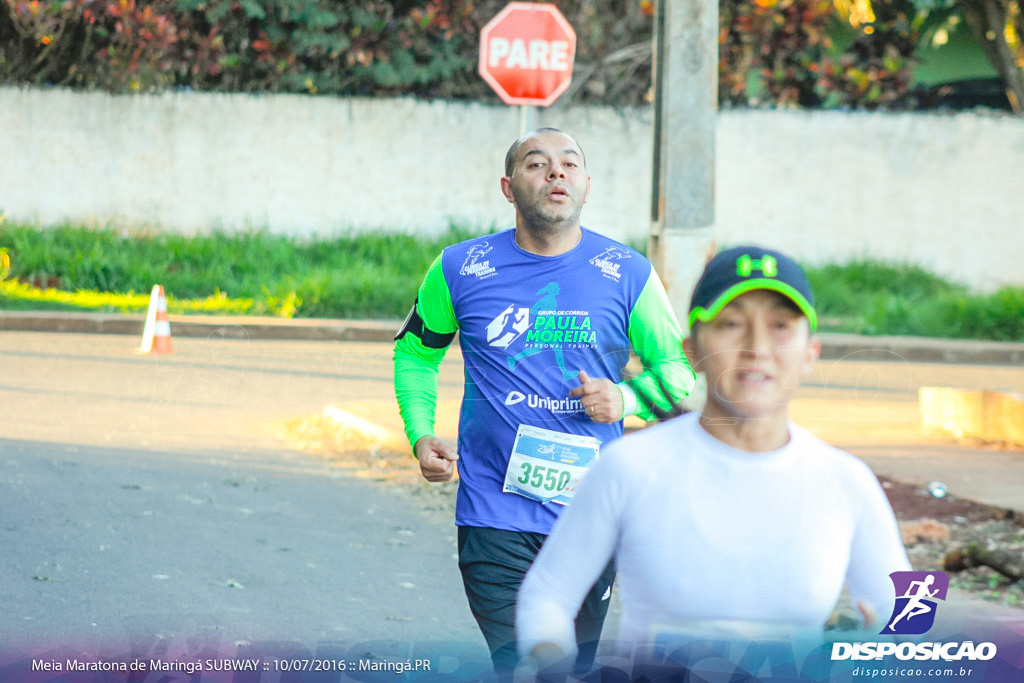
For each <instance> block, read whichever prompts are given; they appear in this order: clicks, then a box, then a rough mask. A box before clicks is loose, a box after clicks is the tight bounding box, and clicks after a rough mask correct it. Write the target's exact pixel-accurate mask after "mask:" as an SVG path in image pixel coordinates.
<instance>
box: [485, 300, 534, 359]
mask: <svg viewBox="0 0 1024 683" xmlns="http://www.w3.org/2000/svg"><path fill="white" fill-rule="evenodd" d="M528 329H530V309H528V308H523V307H520V306H516V305H514V304H509V305H508V306H507V307H506V308H505V310H504V311H502V312H501V313H499V314H498V317H497V318H495V319H494V320H492V321H491V322H490V323H488V324H487V343H488V344H490V345H491V346H494V347H497V348H499V349H507V348H508V346H509V344H511V343H512V342H514V341H515V340H516V339H518V338H519V337H520V335H522V334H523V333H524V332H526V331H527V330H528Z"/></svg>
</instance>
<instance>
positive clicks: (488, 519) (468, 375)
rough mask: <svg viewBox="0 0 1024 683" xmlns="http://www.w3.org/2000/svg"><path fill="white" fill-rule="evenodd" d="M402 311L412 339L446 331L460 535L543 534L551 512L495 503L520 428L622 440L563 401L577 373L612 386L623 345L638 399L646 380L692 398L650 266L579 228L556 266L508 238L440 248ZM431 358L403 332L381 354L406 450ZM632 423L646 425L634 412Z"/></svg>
mask: <svg viewBox="0 0 1024 683" xmlns="http://www.w3.org/2000/svg"><path fill="white" fill-rule="evenodd" d="M416 306H417V312H418V314H419V316H420V318H421V319H422V320H423V325H424V327H425V328H426V329H428V330H430V331H431V332H434V333H437V334H446V333H452V332H455V331H458V333H459V344H460V346H461V348H462V354H463V359H464V363H465V394H464V396H463V400H462V407H461V410H460V415H459V438H458V445H457V450H458V453H459V462H458V467H459V477H460V483H459V490H458V496H457V499H456V510H455V523H456V524H457V525H460V526H481V527H489V528H494V529H507V530H511V531H528V532H537V533H545V534H546V533H549V532H550V531H551V527H552V525H553V524H554V522H555V519H556V518H557V516H558V513H559V510H560V506H559V505H557V504H541V503H539V502H537V501H534V500H531V499H528V498H525V497H522V496H519V495H516V494H514V493H505V492H503V490H502V489H503V483H504V480H505V470H506V467H507V465H508V459H509V455H510V454H511V452H512V446H513V443H514V441H515V436H516V432H517V430H518V429H519V427H520V425H531V426H535V427H541V428H543V429H549V430H554V431H558V432H566V433H571V434H582V435H589V436H593V437H596V438H597V439H598V440H599V441H600V442H602V443H605V442H608V441H610V440H612V439H615V438H617V437H619V436H621V435H622V422H617V423H614V424H601V423H597V422H594V421H592V420H591V419H590V418H589V417H588V416H587V415H586V414H585V412H584V409H583V406H582V404H581V403H580V401H579V399H575V398H569V392H570V391H571V390H572V389H573V388H575V387H577V386H579V379H578V374H579V371H580V370H583V371H585V372H586V373H587V374H588V375H589V376H590V377H591V378H599V377H604V378H608V379H611V380H612V381H613V382H621V381H622V379H623V374H622V373H623V368H624V367H625V365H626V363H627V362H628V361H629V352H630V348H631V347H632V349H633V350H634V352H635V353H636V354H637V356H638V357H639V359H640V361H641V363H642V364H643V366H644V372H643V374H641V375H640V376H639V377H638V378H636V379H634V380H632V381H631V385H632V386H633V387H634V388H636V389H637V391H638V392H639V393H643V394H644V395H646V396H650V397H656V396H660V392H659V391H658V390H657V383H656V380H655V375H657V376H659V377H660V378H661V380H662V381H663V382H664V383H665V384H666V385H667V386H668V387H669V388H670V389H671V390H672V392H673V397H674V398H675V399H677V400H678V399H680V398H682V397H683V396H685V395H686V394H687V393H688V392H689V390H690V389H691V387H692V386H693V382H694V375H693V372H692V370H691V369H690V367H689V365H688V364H687V362H686V359H685V357H684V356H683V352H682V332H681V330H680V327H679V323H678V321H677V319H676V317H675V316H674V315H673V314H672V309H671V306H670V305H669V301H668V297H667V295H666V294H665V289H664V287H663V286H662V284H661V281H660V280H659V279H658V276H657V274H656V273H655V272H654V269H653V268H652V266H651V264H650V262H649V261H648V260H647V259H646V258H645V257H644V256H643V255H642V254H640V253H639V252H637V251H635V250H633V249H630V248H629V247H626V246H624V245H622V244H619V243H618V242H615V241H613V240H611V239H608V238H606V237H603V236H601V235H599V234H597V233H595V232H591V231H590V230H587V229H583V237H582V239H581V241H580V243H579V244H578V245H576V247H575V248H573V249H572V250H571V251H569V252H567V253H565V254H560V255H558V256H540V255H538V254H533V253H530V252H527V251H524V250H523V249H520V248H519V246H518V245H517V244H516V243H515V239H514V230H511V229H510V230H506V231H504V232H501V233H497V234H493V235H486V236H483V237H478V238H474V239H471V240H467V241H465V242H462V243H459V244H456V245H453V246H450V247H448V248H446V249H445V250H444V251H443V252H442V253H441V255H440V256H439V257H438V258H437V260H435V261H434V263H433V265H431V267H430V270H429V271H428V272H427V275H426V277H425V278H424V281H423V283H422V285H421V286H420V289H419V295H418V299H417V304H416ZM445 350H446V349H445V348H440V349H438V348H430V347H429V346H427V345H425V344H424V343H423V341H422V339H421V338H420V337H419V336H417V335H415V334H404V335H402V336H401V337H400V338H399V339H398V340H397V342H396V343H395V393H396V396H397V398H398V405H399V409H400V412H401V414H402V419H403V420H404V422H405V429H406V436H407V437H408V438H409V442H410V443H411V444H415V443H416V441H417V440H419V439H420V438H422V437H423V436H428V435H432V434H433V433H434V414H435V409H436V404H437V381H438V380H437V378H438V368H439V366H440V363H441V360H442V359H443V357H444V354H445ZM660 404H661V405H663V406H664V405H666V404H667V401H665V400H661V401H660ZM637 414H638V415H639V416H640V417H642V418H645V419H649V418H650V417H651V415H650V414H649V413H647V412H646V411H645V409H644V408H643V407H641V408H640V409H639V410H638V411H637Z"/></svg>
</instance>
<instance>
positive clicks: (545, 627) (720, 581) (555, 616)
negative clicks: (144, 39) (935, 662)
mask: <svg viewBox="0 0 1024 683" xmlns="http://www.w3.org/2000/svg"><path fill="white" fill-rule="evenodd" d="M698 417H699V416H698V415H697V414H696V413H691V414H688V415H685V416H683V417H680V418H678V419H675V420H672V421H669V422H667V423H663V424H661V425H657V426H654V427H651V428H648V429H645V430H643V431H641V432H638V433H637V434H635V435H632V436H628V437H626V438H624V439H620V440H617V441H615V442H613V443H611V444H609V445H608V446H607V447H606V448H605V449H604V450H603V451H602V454H601V458H600V460H599V461H598V463H597V464H596V465H595V466H594V468H593V470H592V471H591V472H590V473H589V474H588V475H587V477H586V479H584V481H583V483H582V484H581V485H580V489H579V492H578V493H577V495H576V498H575V499H574V501H573V502H572V504H570V505H569V507H568V509H567V510H566V511H565V513H563V515H562V518H561V519H560V521H559V522H558V523H557V524H556V526H555V528H554V530H553V532H552V534H551V536H549V537H548V540H547V541H546V542H545V544H544V546H543V548H542V549H541V552H540V554H539V555H538V557H537V560H536V562H535V563H534V565H533V567H532V569H531V570H530V572H529V573H528V575H527V577H526V580H525V581H524V583H523V585H522V588H521V589H520V593H519V601H518V606H517V614H516V629H517V635H518V641H519V649H520V652H521V653H522V654H528V653H529V652H530V650H531V649H532V648H533V646H534V645H536V644H537V643H540V642H553V643H555V644H557V645H559V646H560V647H561V648H562V649H563V651H565V652H567V653H569V652H572V651H573V650H574V648H575V642H574V629H573V618H574V617H575V615H576V612H577V610H578V608H579V605H580V603H581V602H582V600H583V597H584V595H585V594H586V592H587V590H588V589H589V588H590V586H591V585H592V584H593V582H594V580H595V579H596V578H597V576H598V574H599V573H600V571H601V569H602V568H603V567H604V566H605V564H606V563H607V561H608V559H609V558H610V557H612V556H613V555H614V556H615V559H616V563H617V566H618V581H619V586H620V590H621V598H622V616H621V618H620V624H619V640H620V641H623V642H642V641H649V640H651V639H652V638H653V637H654V635H655V630H656V629H657V628H658V626H659V625H672V624H692V623H694V622H697V621H702V620H738V621H743V622H760V623H774V624H787V625H792V626H795V627H799V628H801V629H807V628H811V629H814V628H816V629H819V630H820V629H821V628H822V626H823V625H824V623H825V621H826V620H827V619H828V617H829V615H830V614H831V612H832V610H833V608H834V607H835V605H836V602H837V600H838V598H839V596H840V593H841V592H842V589H843V586H844V583H845V584H848V586H849V589H850V592H851V597H852V599H853V601H854V604H856V603H857V601H859V600H865V601H867V602H868V603H869V604H870V605H872V606H873V607H874V609H875V610H877V614H878V617H879V619H885V618H886V617H887V616H888V614H889V612H890V610H891V608H892V604H893V602H894V594H893V586H892V583H891V581H890V579H889V574H890V572H893V571H901V570H908V569H910V564H909V561H908V560H907V556H906V552H905V550H904V548H903V544H902V542H901V540H900V535H899V530H898V527H897V524H896V520H895V517H894V515H893V512H892V508H891V507H890V506H889V503H888V500H887V499H886V497H885V494H884V492H883V491H882V488H881V486H880V485H879V483H878V480H877V478H876V477H875V475H874V474H873V473H872V472H871V470H870V469H869V468H868V467H867V466H866V465H865V464H864V463H863V462H862V461H861V460H859V459H857V458H855V457H854V456H852V455H850V454H848V453H845V452H843V451H840V450H838V449H836V448H833V447H832V446H829V445H828V444H826V443H824V442H822V441H821V440H819V439H818V438H816V437H814V436H813V435H812V434H810V433H809V432H807V431H806V430H804V429H802V428H800V427H798V426H796V425H793V424H790V441H789V443H787V444H786V445H785V446H784V447H783V448H781V449H779V450H777V451H772V452H767V453H751V452H747V451H741V450H737V449H734V448H732V447H730V446H728V445H726V444H724V443H722V442H721V441H718V440H717V439H715V438H714V437H712V436H711V435H710V434H708V433H707V432H706V431H704V429H703V428H702V427H701V426H700V424H699V422H698Z"/></svg>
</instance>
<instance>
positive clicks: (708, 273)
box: [690, 246, 818, 332]
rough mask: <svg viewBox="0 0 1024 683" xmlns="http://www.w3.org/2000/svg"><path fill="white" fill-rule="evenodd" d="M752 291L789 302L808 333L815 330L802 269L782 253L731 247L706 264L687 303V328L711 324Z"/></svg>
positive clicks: (811, 295)
mask: <svg viewBox="0 0 1024 683" xmlns="http://www.w3.org/2000/svg"><path fill="white" fill-rule="evenodd" d="M755 289H769V290H772V291H774V292H778V293H779V294H782V295H783V296H785V297H787V298H789V299H791V300H792V301H793V303H795V304H796V305H797V307H798V308H799V309H800V310H801V311H802V312H803V314H804V315H806V316H807V320H808V322H810V324H811V331H812V332H813V331H814V330H815V329H817V327H818V316H817V314H816V313H815V312H814V293H813V292H812V291H811V283H810V282H808V281H807V275H806V274H805V273H804V269H803V268H801V267H800V264H798V263H797V262H796V261H794V260H793V259H791V258H789V257H788V256H786V255H785V254H783V253H781V252H778V251H775V250H773V249H765V248H764V247H755V246H741V247H732V248H730V249H726V250H725V251H721V252H719V253H718V254H716V255H715V257H714V258H712V259H711V260H710V261H708V264H707V265H706V266H704V272H703V273H702V274H701V276H700V279H699V280H698V281H697V286H696V287H695V288H694V290H693V297H692V298H691V299H690V327H693V324H694V322H696V321H698V320H699V321H701V322H708V321H710V320H712V319H713V318H714V317H715V316H716V315H718V314H719V313H720V312H721V310H722V309H723V308H725V306H726V305H728V304H729V302H730V301H732V300H733V299H735V298H736V297H738V296H739V295H740V294H743V293H745V292H750V291H753V290H755Z"/></svg>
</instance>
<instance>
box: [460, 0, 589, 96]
mask: <svg viewBox="0 0 1024 683" xmlns="http://www.w3.org/2000/svg"><path fill="white" fill-rule="evenodd" d="M575 56H576V32H575V31H573V30H572V26H570V25H569V22H568V21H566V20H565V17H564V16H562V13H561V12H559V11H558V8H557V7H555V6H554V5H545V4H541V3H535V2H510V3H509V4H508V5H506V6H505V9H503V10H501V11H500V12H498V14H497V16H495V17H494V18H493V19H491V20H490V21H489V22H487V25H486V26H484V27H483V29H482V30H481V31H480V62H479V64H478V65H477V71H478V72H479V73H480V75H481V76H483V79H484V80H485V81H487V83H488V85H490V86H491V87H492V88H494V91H495V92H496V93H498V96H499V97H500V98H501V99H502V101H503V102H505V104H527V105H537V106H540V107H546V106H548V105H550V104H551V103H552V102H554V101H555V100H557V99H558V96H559V95H561V94H562V93H563V92H565V89H566V88H568V87H569V83H570V82H572V63H573V59H574V58H575Z"/></svg>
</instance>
